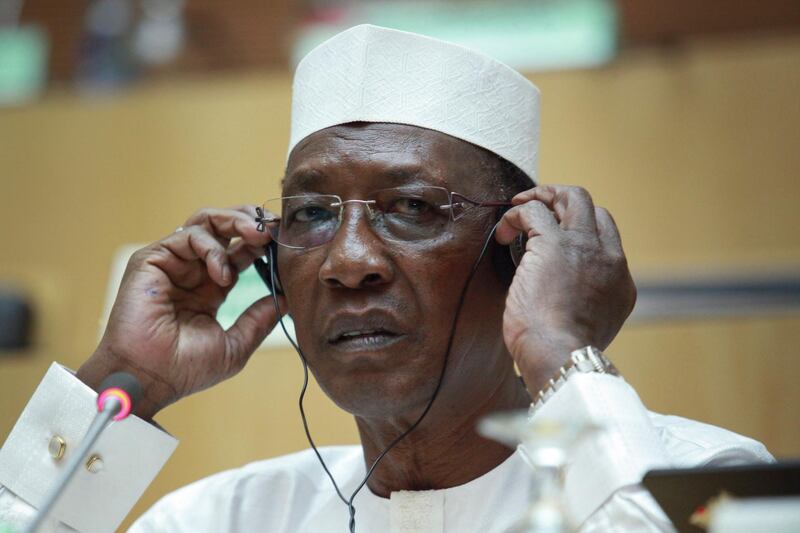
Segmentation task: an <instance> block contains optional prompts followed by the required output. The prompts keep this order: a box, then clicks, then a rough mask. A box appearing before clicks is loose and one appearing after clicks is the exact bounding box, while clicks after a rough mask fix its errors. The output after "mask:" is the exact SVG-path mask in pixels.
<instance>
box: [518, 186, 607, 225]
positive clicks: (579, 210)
mask: <svg viewBox="0 0 800 533" xmlns="http://www.w3.org/2000/svg"><path fill="white" fill-rule="evenodd" d="M531 200H538V201H540V202H542V203H543V204H545V205H546V206H547V207H549V208H550V209H551V210H553V212H554V213H555V216H556V219H557V220H558V222H559V223H560V224H561V227H562V228H564V229H569V230H579V231H585V232H587V233H595V232H596V231H597V223H596V220H595V213H594V202H593V201H592V197H591V195H590V194H589V192H588V191H587V190H586V189H584V188H583V187H573V186H566V185H539V186H537V187H534V188H533V189H529V190H527V191H523V192H521V193H519V194H518V195H516V196H515V197H514V198H512V199H511V201H512V203H514V205H519V204H522V203H525V202H529V201H531Z"/></svg>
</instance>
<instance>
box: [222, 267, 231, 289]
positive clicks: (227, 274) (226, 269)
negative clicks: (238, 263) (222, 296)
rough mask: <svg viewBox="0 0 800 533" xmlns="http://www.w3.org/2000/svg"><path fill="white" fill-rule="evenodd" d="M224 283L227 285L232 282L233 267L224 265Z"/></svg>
mask: <svg viewBox="0 0 800 533" xmlns="http://www.w3.org/2000/svg"><path fill="white" fill-rule="evenodd" d="M222 281H223V282H225V285H227V284H228V283H230V282H231V267H230V266H229V265H222Z"/></svg>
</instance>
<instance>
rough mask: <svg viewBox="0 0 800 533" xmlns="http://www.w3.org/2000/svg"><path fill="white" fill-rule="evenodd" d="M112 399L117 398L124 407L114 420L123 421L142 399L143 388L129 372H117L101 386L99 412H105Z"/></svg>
mask: <svg viewBox="0 0 800 533" xmlns="http://www.w3.org/2000/svg"><path fill="white" fill-rule="evenodd" d="M112 397H113V398H116V399H117V400H118V401H119V403H120V404H121V406H122V407H121V408H120V410H119V412H118V413H117V414H116V415H115V416H114V420H122V419H123V418H125V417H126V416H128V415H129V414H130V413H131V411H133V408H134V406H135V405H136V404H137V403H138V402H139V400H140V399H141V398H142V386H141V384H140V383H139V380H138V379H136V378H135V377H134V376H133V375H131V374H128V373H127V372H116V373H114V374H111V375H110V376H108V377H107V378H106V379H104V380H103V382H102V383H101V384H100V394H98V396H97V410H98V411H103V410H104V409H105V404H106V401H107V400H108V399H109V398H112Z"/></svg>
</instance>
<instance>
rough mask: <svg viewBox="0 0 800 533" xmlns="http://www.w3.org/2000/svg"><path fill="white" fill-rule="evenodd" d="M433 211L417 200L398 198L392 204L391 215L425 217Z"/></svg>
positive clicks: (424, 202) (431, 207) (430, 207)
mask: <svg viewBox="0 0 800 533" xmlns="http://www.w3.org/2000/svg"><path fill="white" fill-rule="evenodd" d="M432 211H433V206H432V205H431V204H429V203H428V202H426V201H425V200H420V199H419V198H398V199H397V200H395V201H394V202H392V209H391V212H392V213H398V214H401V215H409V216H421V215H427V214H429V213H431V212H432Z"/></svg>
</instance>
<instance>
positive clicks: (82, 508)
mask: <svg viewBox="0 0 800 533" xmlns="http://www.w3.org/2000/svg"><path fill="white" fill-rule="evenodd" d="M51 374H52V376H51ZM48 379H50V381H51V382H52V383H50V382H48ZM43 385H45V386H44V389H45V390H42V388H43V386H40V389H39V390H37V393H36V394H35V395H34V398H33V399H32V400H31V404H35V403H36V402H35V400H36V399H37V395H38V396H39V399H40V400H42V402H40V403H41V405H39V406H38V408H37V409H34V411H35V412H36V413H38V414H37V416H39V418H38V419H35V417H32V416H29V415H30V413H29V411H30V409H31V404H29V406H28V407H27V408H26V411H25V413H23V416H22V417H21V418H20V422H18V424H17V426H15V428H14V430H13V431H12V435H11V436H9V439H8V441H7V442H6V444H5V445H4V447H3V450H2V451H0V483H2V484H3V485H5V487H0V525H2V524H3V523H4V521H5V522H6V523H8V524H9V525H11V526H13V527H20V526H21V525H22V524H23V523H24V522H26V521H27V520H28V519H29V518H30V517H31V516H32V513H33V510H32V507H31V506H30V505H28V503H27V502H26V501H23V498H22V497H21V496H24V495H27V498H26V499H27V501H28V502H30V503H32V504H33V505H34V506H35V505H36V504H37V503H38V500H39V499H40V498H41V494H43V493H44V492H46V489H47V487H48V486H49V484H50V483H52V480H53V479H55V477H56V475H57V471H51V470H53V469H52V468H51V467H50V464H49V463H52V461H51V460H49V459H47V460H42V461H39V462H36V461H31V459H30V457H31V455H33V456H34V457H35V456H37V454H40V455H42V456H43V457H47V455H46V454H47V450H46V441H47V439H43V438H40V436H37V432H38V433H39V434H41V435H42V436H44V435H46V434H48V427H49V426H52V425H53V424H56V423H61V424H62V427H65V426H63V424H64V423H65V422H64V420H63V419H59V420H60V421H59V422H56V421H54V420H43V419H42V418H43V417H44V415H43V414H42V413H45V412H47V409H46V408H45V407H47V401H48V399H49V401H50V402H51V403H52V401H54V400H53V398H58V397H62V398H63V393H64V391H63V390H56V389H58V387H62V388H63V387H71V389H70V390H72V391H73V394H78V395H80V394H84V393H86V394H88V395H89V396H91V392H86V391H84V390H83V386H82V385H81V384H80V382H79V381H78V380H77V379H76V378H74V377H73V376H71V375H70V374H69V373H68V372H66V371H64V370H63V369H61V368H60V367H58V368H55V369H53V368H51V371H50V372H48V377H46V378H45V381H44V382H43ZM48 387H49V388H48ZM42 395H44V397H45V398H44V399H42ZM34 407H36V405H34ZM50 407H52V405H51V406H50ZM84 415H85V418H87V419H90V418H91V417H90V416H89V415H88V414H87V413H84ZM536 417H561V418H566V419H582V420H587V421H591V422H595V423H601V424H603V425H604V426H605V430H604V431H603V432H602V433H601V434H599V435H598V436H596V437H593V438H591V439H588V440H587V442H585V443H584V444H583V445H582V446H580V447H579V448H578V449H577V450H576V451H575V453H574V454H573V455H572V457H571V459H570V464H569V466H568V468H567V474H566V489H565V494H566V503H567V507H568V509H569V512H570V514H571V516H572V517H573V518H574V520H575V521H576V523H578V524H580V531H581V532H582V533H593V532H614V531H620V532H622V531H624V532H637V531H641V532H654V531H672V530H673V529H672V526H671V524H670V522H669V520H668V519H667V518H666V516H664V514H663V512H662V511H661V509H660V508H659V506H658V505H657V504H656V503H655V501H654V500H653V499H652V497H651V496H650V495H649V494H648V493H647V492H646V491H645V490H644V489H643V488H641V487H640V486H639V485H638V483H639V481H640V480H641V477H642V475H643V474H644V473H645V472H646V471H647V470H649V469H651V468H655V467H670V466H674V467H687V466H700V465H726V464H736V463H743V462H763V461H771V460H773V459H772V457H771V456H770V455H769V453H768V452H767V451H766V449H765V448H764V446H763V445H761V444H760V443H758V442H756V441H753V440H751V439H748V438H746V437H742V436H740V435H736V434H735V433H731V432H729V431H726V430H724V429H720V428H717V427H714V426H710V425H707V424H701V423H699V422H694V421H691V420H687V419H684V418H679V417H674V416H664V415H658V414H655V413H651V412H648V411H647V410H646V409H645V408H644V406H642V404H641V402H640V401H639V398H638V396H637V395H636V393H635V392H634V390H633V389H632V388H631V387H630V386H629V385H628V384H627V383H625V381H624V380H622V379H620V378H616V377H612V376H607V375H598V374H577V375H574V376H573V377H571V378H570V380H569V381H568V382H567V384H566V385H564V386H563V387H562V388H561V389H559V391H558V392H557V393H556V394H555V395H554V396H552V397H551V398H550V400H549V401H548V402H547V403H546V404H545V405H544V406H543V407H542V409H540V410H539V411H538V412H537V414H536ZM62 418H63V417H62ZM68 425H69V424H67V426H68ZM110 429H113V430H114V431H116V433H115V434H114V435H112V436H111V437H112V438H111V439H110V441H111V442H113V444H114V446H115V447H114V448H113V449H111V448H107V449H105V451H104V453H105V454H106V457H107V458H108V459H107V467H106V470H105V471H104V472H103V473H102V474H103V476H102V477H94V478H93V477H92V475H91V474H86V473H81V475H82V476H83V479H82V481H81V483H82V484H81V485H80V490H75V491H73V492H72V493H70V494H67V495H65V497H64V499H63V501H62V502H60V504H59V507H57V509H56V510H55V512H54V515H55V518H54V520H51V521H50V523H49V524H48V528H47V529H46V531H72V529H71V528H69V527H67V526H65V525H64V524H60V523H59V522H66V523H67V524H70V526H72V527H73V528H74V529H77V530H79V531H82V532H85V533H90V532H94V531H99V532H107V531H110V530H112V529H114V528H115V527H116V526H117V525H118V524H119V522H120V521H121V520H122V517H124V514H125V512H127V511H124V512H122V513H121V514H120V512H119V510H118V509H116V508H119V509H123V508H124V509H127V510H129V509H130V507H132V506H133V504H134V503H135V501H136V499H137V498H138V496H139V495H140V493H141V490H143V488H142V489H141V490H140V489H137V490H135V491H128V492H127V493H125V492H124V491H119V492H114V493H112V494H109V489H108V487H109V486H116V487H117V488H118V489H119V488H120V487H121V486H122V485H123V484H122V483H120V480H123V481H124V482H125V484H127V485H134V486H136V487H144V486H146V485H147V483H149V481H150V480H151V479H152V477H154V476H155V474H156V473H157V471H158V469H159V468H160V464H163V461H165V460H166V457H168V455H169V453H171V451H172V448H174V445H175V443H174V441H172V440H170V439H168V438H167V436H166V434H165V433H164V432H162V431H161V430H159V429H157V428H155V427H153V426H150V425H148V424H144V423H143V425H138V424H132V425H125V424H124V423H120V424H118V425H116V426H112V428H110ZM67 432H72V433H73V434H74V435H75V436H77V437H78V438H79V436H80V435H81V434H82V433H81V429H80V427H78V428H77V429H76V428H67ZM126 432H127V433H126ZM105 437H107V436H104V438H105ZM126 442H127V447H128V449H126V450H121V449H119V448H120V447H124V446H125V443H126ZM40 445H41V446H40ZM31 446H33V448H34V449H31ZM37 446H40V447H42V449H41V450H39V449H37ZM99 446H100V447H101V448H102V446H103V443H100V444H99ZM134 449H138V450H139V453H138V454H137V453H134ZM141 450H148V451H149V454H150V455H149V456H148V454H147V453H142V452H141ZM321 452H322V454H323V456H324V457H325V458H326V460H327V464H328V466H329V468H330V469H331V472H332V473H333V475H334V476H335V477H336V479H337V481H338V482H339V483H340V486H341V487H343V492H344V493H345V494H347V495H349V494H350V493H351V492H352V490H353V489H354V488H355V486H356V485H357V483H358V482H360V480H361V479H362V477H363V475H364V470H365V466H364V459H363V455H362V452H361V448H360V447H357V446H345V447H332V448H323V449H322V450H321ZM114 453H117V454H118V455H117V456H116V457H119V458H120V459H119V460H115V456H114ZM153 457H156V458H158V460H153ZM162 457H163V461H162V460H161V458H162ZM123 458H124V459H123ZM148 459H149V461H148ZM136 461H138V463H137V462H136ZM22 462H24V463H26V465H27V466H26V468H28V470H24V469H20V468H19V464H21V463H22ZM132 463H135V464H132ZM31 465H33V468H34V470H35V469H38V470H37V471H30V468H31ZM37 465H39V466H37ZM531 482H532V471H531V469H530V468H529V467H528V465H527V464H526V463H525V461H524V459H523V457H522V455H521V453H520V452H519V451H517V452H515V453H514V454H513V455H511V456H510V457H509V458H508V459H507V460H506V461H505V462H503V463H502V464H500V465H499V466H497V467H496V468H494V469H493V470H491V471H490V472H487V473H486V474H484V475H483V476H481V477H479V478H477V479H474V480H472V481H470V482H468V483H466V484H464V485H461V486H457V487H453V488H449V489H442V490H431V491H414V492H412V491H400V492H395V493H392V494H391V497H390V498H388V499H386V498H380V497H378V496H376V495H374V494H372V493H371V492H370V491H369V488H368V487H364V489H362V490H361V492H360V493H359V495H358V496H357V497H356V499H355V508H356V531H358V532H359V533H407V532H412V531H413V532H416V533H456V532H458V533H470V532H475V533H478V532H480V533H487V532H501V531H504V530H505V529H506V528H508V527H509V526H510V525H511V524H512V523H513V522H514V521H516V520H517V519H518V518H519V517H520V515H521V514H522V513H523V511H524V510H525V509H526V507H527V505H528V504H529V502H530V487H531ZM115 483H116V485H114V484H115ZM114 506H116V508H115V509H112V507H114ZM112 511H113V512H112ZM348 516H349V515H348V511H347V507H346V506H345V504H344V503H343V502H342V501H341V500H339V499H338V497H337V496H336V494H335V492H334V490H333V487H332V486H331V484H330V481H329V480H328V478H327V476H326V475H325V473H324V471H323V470H322V468H321V466H320V465H319V463H318V462H317V459H316V457H315V456H314V454H313V453H312V452H311V451H308V450H307V451H303V452H299V453H295V454H292V455H288V456H284V457H279V458H276V459H269V460H266V461H261V462H257V463H253V464H250V465H247V466H244V467H242V468H239V469H236V470H231V471H227V472H222V473H219V474H216V475H214V476H211V477H209V478H206V479H203V480H200V481H198V482H195V483H193V484H191V485H188V486H186V487H184V488H182V489H179V490H177V491H175V492H173V493H172V494H169V495H167V496H165V497H164V498H162V499H161V500H160V501H159V502H158V503H157V504H156V505H155V506H153V508H152V509H151V510H149V511H148V512H147V513H145V514H144V515H143V516H142V517H141V518H140V519H139V520H138V521H137V522H136V523H135V524H134V525H133V527H132V528H131V530H130V531H131V532H132V533H144V532H177V533H203V532H208V533H212V532H213V533H242V532H251V531H252V532H255V531H258V532H269V533H298V532H314V533H327V532H332V533H346V532H347V531H348Z"/></svg>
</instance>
